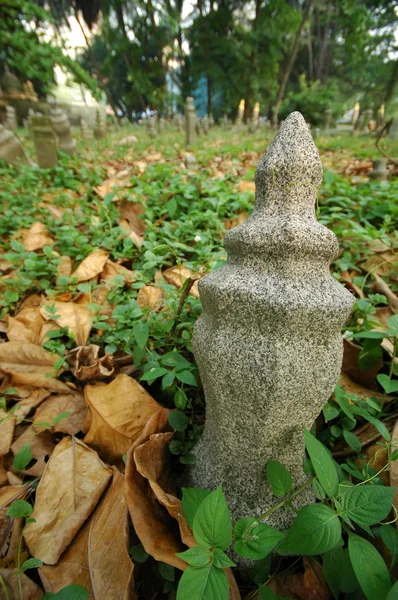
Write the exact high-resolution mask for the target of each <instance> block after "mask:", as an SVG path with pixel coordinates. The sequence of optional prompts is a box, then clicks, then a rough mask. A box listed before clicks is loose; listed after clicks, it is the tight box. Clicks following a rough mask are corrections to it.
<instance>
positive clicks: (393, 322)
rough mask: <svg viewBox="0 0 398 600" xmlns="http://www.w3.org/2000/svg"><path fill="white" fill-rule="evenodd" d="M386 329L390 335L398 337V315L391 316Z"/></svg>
mask: <svg viewBox="0 0 398 600" xmlns="http://www.w3.org/2000/svg"><path fill="white" fill-rule="evenodd" d="M387 324H388V329H389V330H390V332H391V333H392V335H394V336H396V335H398V315H392V316H391V317H390V318H389V319H388V321H387Z"/></svg>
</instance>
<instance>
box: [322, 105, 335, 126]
mask: <svg viewBox="0 0 398 600" xmlns="http://www.w3.org/2000/svg"><path fill="white" fill-rule="evenodd" d="M332 119H333V111H332V109H331V108H327V109H326V110H325V112H324V121H323V128H324V129H330V126H331V124H332Z"/></svg>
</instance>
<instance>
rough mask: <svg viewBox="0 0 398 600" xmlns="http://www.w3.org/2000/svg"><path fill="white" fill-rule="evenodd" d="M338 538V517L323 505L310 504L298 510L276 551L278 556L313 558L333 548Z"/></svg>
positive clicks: (339, 526)
mask: <svg viewBox="0 0 398 600" xmlns="http://www.w3.org/2000/svg"><path fill="white" fill-rule="evenodd" d="M340 538H341V525H340V519H339V517H338V515H337V514H336V513H335V512H334V511H333V510H332V509H331V508H329V507H328V506H325V505H324V504H312V505H309V506H304V507H303V508H301V509H300V510H299V512H298V515H297V517H296V518H295V520H294V522H293V525H292V526H291V527H290V529H289V530H288V532H287V537H286V539H285V540H283V542H282V543H281V544H280V545H279V546H278V547H277V549H276V550H277V552H278V553H280V554H305V555H307V556H315V555H316V554H323V553H324V552H327V551H328V550H331V549H332V548H334V547H335V546H336V545H337V543H338V541H339V540H340Z"/></svg>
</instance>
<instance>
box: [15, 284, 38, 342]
mask: <svg viewBox="0 0 398 600" xmlns="http://www.w3.org/2000/svg"><path fill="white" fill-rule="evenodd" d="M40 304H41V297H40V296H39V295H38V294H33V295H31V296H28V298H26V300H25V301H24V302H23V304H22V306H21V308H20V310H19V311H18V313H17V314H16V315H14V317H8V329H7V337H8V339H9V340H10V342H18V341H21V342H31V343H32V344H40V342H41V339H42V326H43V323H44V319H43V318H42V317H41V315H40Z"/></svg>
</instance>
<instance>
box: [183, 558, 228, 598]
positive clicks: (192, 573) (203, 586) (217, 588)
mask: <svg viewBox="0 0 398 600" xmlns="http://www.w3.org/2000/svg"><path fill="white" fill-rule="evenodd" d="M228 596H229V585H228V579H227V576H226V575H225V573H224V571H223V570H221V569H217V567H214V566H213V565H212V564H209V565H206V566H205V567H188V568H187V569H185V571H184V573H183V574H182V577H181V579H180V583H179V584H178V589H177V600H188V599H189V600H228Z"/></svg>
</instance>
